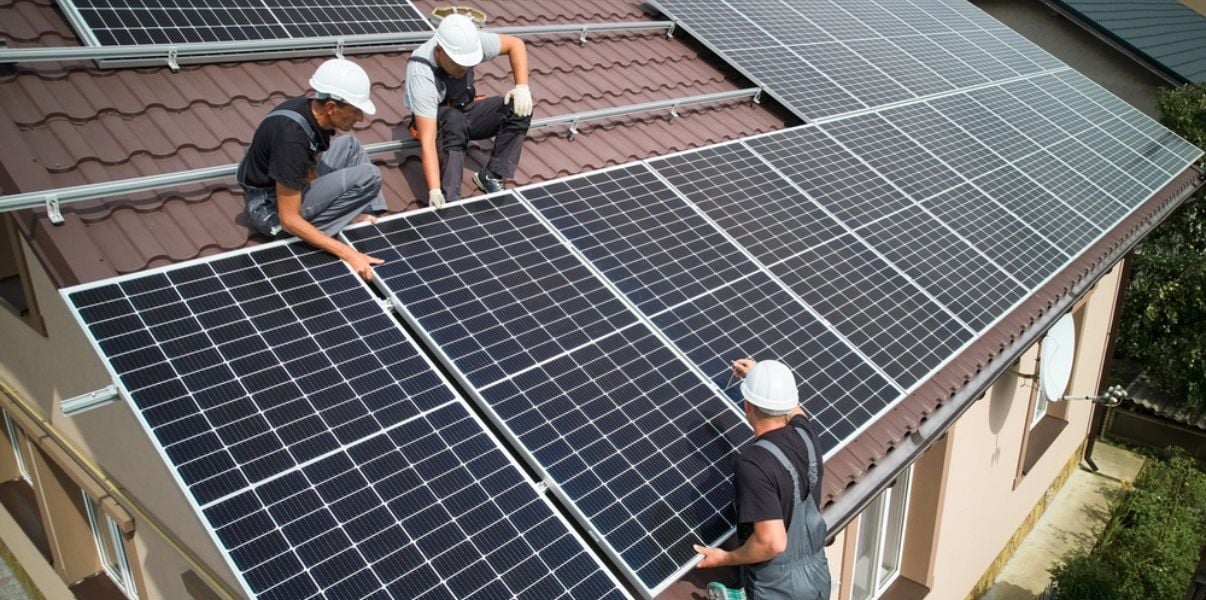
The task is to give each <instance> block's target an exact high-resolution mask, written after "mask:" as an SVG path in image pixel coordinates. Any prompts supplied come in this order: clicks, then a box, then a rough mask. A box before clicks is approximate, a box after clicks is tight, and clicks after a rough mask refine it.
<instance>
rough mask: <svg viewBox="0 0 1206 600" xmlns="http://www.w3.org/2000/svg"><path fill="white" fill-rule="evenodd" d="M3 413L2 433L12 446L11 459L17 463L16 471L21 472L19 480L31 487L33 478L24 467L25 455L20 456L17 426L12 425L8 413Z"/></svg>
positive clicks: (27, 468) (19, 439)
mask: <svg viewBox="0 0 1206 600" xmlns="http://www.w3.org/2000/svg"><path fill="white" fill-rule="evenodd" d="M0 412H3V413H4V433H6V434H7V435H8V441H9V443H10V444H12V445H13V457H14V459H15V460H16V461H17V469H18V470H20V471H21V478H22V479H24V480H25V482H26V483H29V484H30V485H33V478H32V477H30V476H29V467H27V466H26V465H25V455H24V454H21V438H20V437H19V436H18V435H17V431H18V429H17V426H16V425H13V420H12V418H11V417H9V416H8V411H0Z"/></svg>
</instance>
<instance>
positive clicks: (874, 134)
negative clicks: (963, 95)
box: [821, 114, 966, 198]
mask: <svg viewBox="0 0 1206 600" xmlns="http://www.w3.org/2000/svg"><path fill="white" fill-rule="evenodd" d="M821 129H822V130H823V131H824V132H825V133H827V134H829V135H830V136H832V137H833V138H834V139H835V140H837V141H838V142H840V143H841V144H842V145H844V146H845V147H846V148H847V149H849V150H850V151H851V152H853V153H854V154H855V155H857V156H858V157H859V158H860V159H862V160H863V161H864V162H866V163H867V164H868V165H870V166H871V167H872V168H874V169H875V171H876V172H877V173H879V174H880V175H882V176H883V177H884V178H885V179H887V180H888V181H890V182H891V183H893V184H895V185H896V186H897V187H899V188H900V189H901V190H902V191H904V192H905V193H906V194H908V195H909V196H910V197H913V198H927V197H929V196H933V195H934V194H937V193H938V192H941V191H944V190H948V189H950V188H953V187H955V186H956V185H959V184H961V183H963V182H964V181H966V180H965V179H963V177H961V176H960V175H959V174H958V173H956V172H954V171H952V170H951V169H950V168H949V167H947V166H946V165H945V164H943V163H942V161H940V160H938V159H937V158H935V157H934V156H933V155H932V154H930V153H929V152H928V151H926V150H925V148H922V147H921V146H920V145H918V144H917V143H916V142H914V141H913V140H911V139H909V137H908V136H907V135H905V134H904V133H901V132H900V131H899V130H897V129H896V128H895V127H893V126H892V125H891V124H889V123H888V122H887V121H885V120H884V119H883V118H882V117H880V116H879V115H875V114H869V115H860V116H856V117H851V118H849V119H842V120H840V121H834V122H831V123H826V124H825V125H823V126H821Z"/></svg>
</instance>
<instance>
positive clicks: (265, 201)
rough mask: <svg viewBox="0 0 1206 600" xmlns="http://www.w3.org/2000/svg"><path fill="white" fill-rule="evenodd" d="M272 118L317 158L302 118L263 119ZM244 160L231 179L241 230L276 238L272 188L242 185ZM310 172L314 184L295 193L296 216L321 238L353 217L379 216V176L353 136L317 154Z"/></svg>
mask: <svg viewBox="0 0 1206 600" xmlns="http://www.w3.org/2000/svg"><path fill="white" fill-rule="evenodd" d="M273 117H278V118H285V119H289V120H290V121H293V122H294V123H297V124H298V125H300V126H301V128H302V130H303V131H305V133H306V137H307V138H308V139H309V141H310V152H314V153H317V152H318V137H317V135H316V133H315V131H314V128H313V127H311V126H310V123H309V121H307V120H306V119H305V117H303V116H301V115H299V114H297V113H296V112H293V111H291V110H274V111H272V112H270V113H268V116H266V117H264V119H265V120H267V119H271V118H273ZM250 148H251V146H248V149H250ZM246 160H247V155H246V154H244V156H243V160H240V161H239V168H238V170H237V172H236V175H235V177H236V178H237V179H238V181H239V185H241V186H242V187H243V200H244V201H245V202H246V205H247V224H248V225H250V226H251V228H252V229H254V230H255V231H257V232H259V233H261V234H264V235H266V236H269V237H274V236H277V235H279V234H280V233H281V221H280V216H279V215H278V214H277V210H276V186H275V185H272V186H268V187H257V186H253V185H247V184H246V183H244V180H243V163H244V161H246ZM316 171H317V175H318V178H316V179H315V180H314V181H311V182H310V183H308V184H306V186H305V187H304V188H302V190H301V193H302V204H301V216H302V218H303V219H305V220H307V221H309V222H310V224H312V225H314V226H315V227H317V228H318V229H320V230H322V232H323V233H325V234H327V235H330V236H333V235H335V234H336V233H339V232H340V231H342V230H343V228H344V227H347V226H348V224H349V223H351V222H352V220H353V219H355V218H356V216H357V215H360V214H363V213H367V212H383V211H385V209H386V205H385V196H383V195H382V194H381V171H380V170H378V169H377V167H376V166H374V165H373V163H372V162H371V161H370V160H369V157H368V153H367V152H365V150H364V147H363V146H361V145H360V142H359V141H357V140H356V138H355V137H354V136H351V135H343V136H340V137H338V138H336V139H335V141H334V142H332V143H331V145H330V147H329V148H327V151H326V152H324V153H323V154H322V157H321V159H320V160H319V161H318V164H317V165H316Z"/></svg>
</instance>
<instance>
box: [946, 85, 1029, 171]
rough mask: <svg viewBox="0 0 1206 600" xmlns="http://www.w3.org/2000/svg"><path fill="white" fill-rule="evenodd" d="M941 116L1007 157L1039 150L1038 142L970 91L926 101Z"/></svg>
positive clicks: (1019, 155)
mask: <svg viewBox="0 0 1206 600" xmlns="http://www.w3.org/2000/svg"><path fill="white" fill-rule="evenodd" d="M927 104H929V105H930V106H933V107H934V108H935V109H937V110H938V112H940V113H942V116H944V117H946V118H948V119H950V120H952V121H954V122H955V124H956V125H958V126H959V127H961V128H963V129H964V130H965V131H967V132H968V133H970V134H972V136H974V137H975V138H976V139H977V140H979V141H981V142H983V143H984V145H985V146H988V147H989V148H991V149H992V151H993V152H996V153H997V154H999V155H1000V156H1001V157H1002V158H1004V159H1005V160H1007V161H1014V160H1017V159H1019V158H1021V157H1023V156H1026V155H1027V154H1033V153H1034V152H1037V151H1038V150H1039V146H1038V144H1036V143H1034V141H1033V140H1031V139H1030V138H1028V137H1026V136H1025V135H1023V134H1022V132H1020V131H1018V130H1017V129H1014V128H1013V126H1011V125H1009V124H1008V123H1006V122H1005V121H1003V120H1001V119H1000V118H998V117H997V116H996V115H995V114H993V113H992V111H990V110H988V109H987V108H985V107H984V105H983V104H980V103H979V102H976V101H975V100H973V99H971V98H970V97H968V96H967V94H955V95H951V96H946V97H943V98H935V99H933V100H929V101H927Z"/></svg>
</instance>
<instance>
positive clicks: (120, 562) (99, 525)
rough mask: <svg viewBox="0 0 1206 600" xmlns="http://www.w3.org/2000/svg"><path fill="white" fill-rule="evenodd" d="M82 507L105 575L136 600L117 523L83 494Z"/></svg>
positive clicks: (90, 498) (135, 589) (132, 579)
mask: <svg viewBox="0 0 1206 600" xmlns="http://www.w3.org/2000/svg"><path fill="white" fill-rule="evenodd" d="M84 505H85V506H86V507H87V508H88V522H89V523H90V524H91V525H92V537H93V538H94V539H95V540H96V552H97V554H98V556H99V558H100V563H101V566H102V567H104V569H105V573H106V574H108V575H109V578H110V579H112V580H113V583H116V584H117V587H119V588H121V591H122V592H124V593H125V595H126V597H127V598H132V599H136V598H138V590H137V588H135V586H134V577H133V575H132V571H131V570H130V562H129V560H128V559H127V558H126V546H125V537H124V536H123V535H122V532H121V527H119V526H118V525H117V522H116V521H114V520H113V517H110V516H109V515H108V513H105V512H104V511H102V510H101V509H100V507H99V506H97V503H96V501H95V500H93V499H92V496H89V495H88V494H87V493H86V492H85V493H84Z"/></svg>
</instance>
